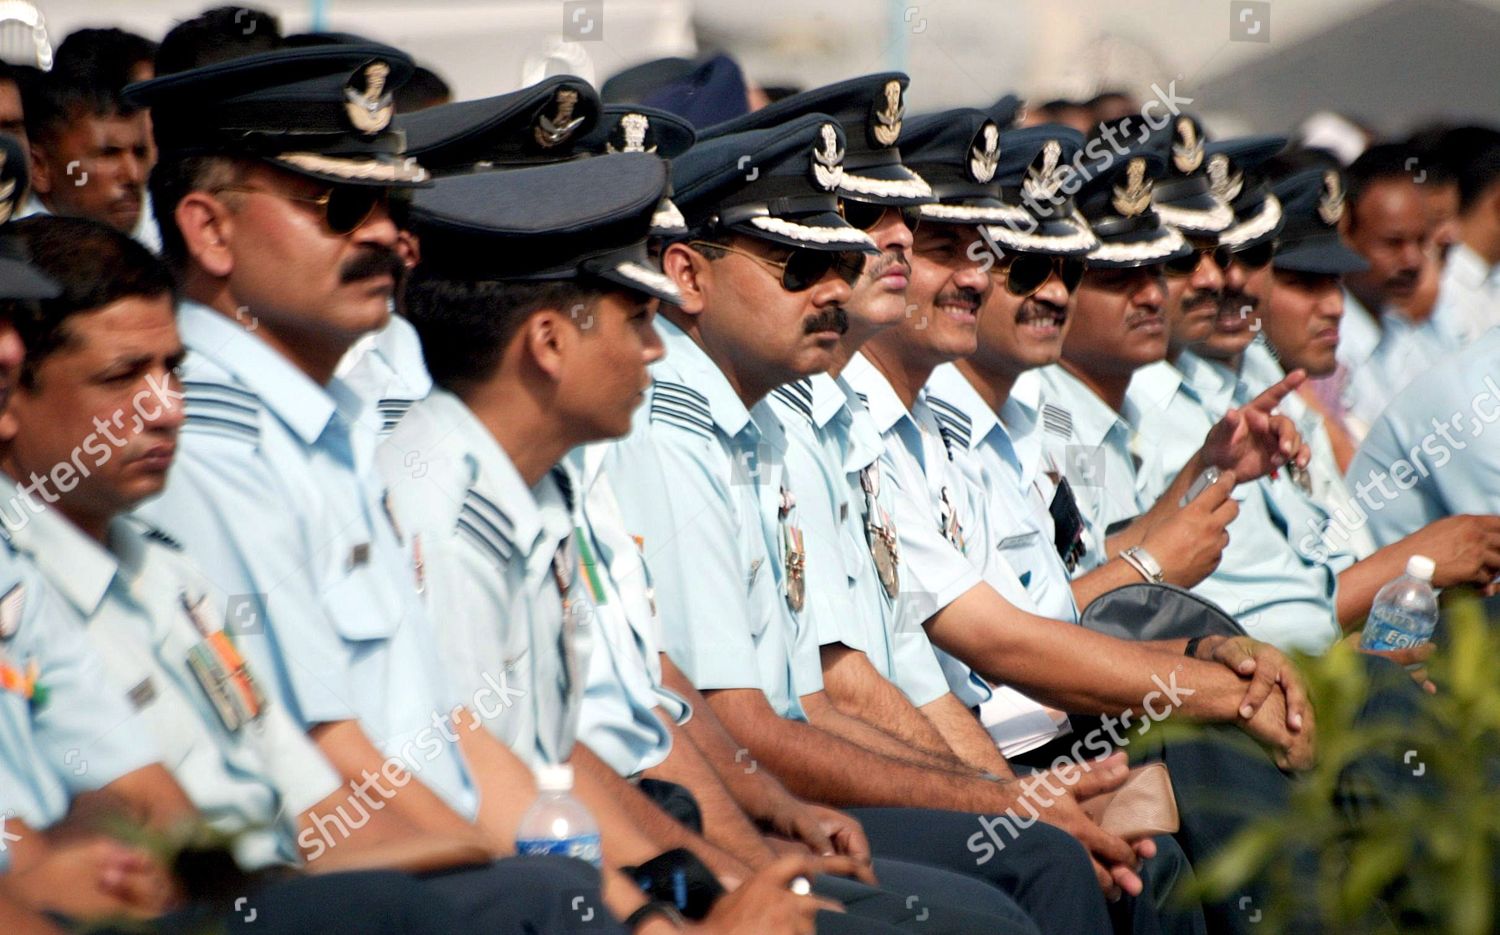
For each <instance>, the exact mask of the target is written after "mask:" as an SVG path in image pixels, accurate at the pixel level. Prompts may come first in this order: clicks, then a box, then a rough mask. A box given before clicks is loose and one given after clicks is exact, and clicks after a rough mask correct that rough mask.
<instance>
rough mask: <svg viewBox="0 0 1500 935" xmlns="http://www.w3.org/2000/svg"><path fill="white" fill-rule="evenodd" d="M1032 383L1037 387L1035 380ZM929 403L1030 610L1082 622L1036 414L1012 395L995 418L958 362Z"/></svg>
mask: <svg viewBox="0 0 1500 935" xmlns="http://www.w3.org/2000/svg"><path fill="white" fill-rule="evenodd" d="M1028 383H1030V384H1031V385H1032V387H1033V388H1034V389H1035V388H1037V387H1036V383H1035V380H1029V381H1028ZM1023 392H1024V391H1023ZM927 403H928V405H929V406H931V408H932V412H933V414H934V415H935V416H936V417H937V421H938V427H939V429H940V430H941V431H942V433H943V440H944V441H945V442H946V443H947V445H948V448H949V450H950V452H952V456H953V461H954V463H955V464H956V465H958V466H959V467H960V469H962V470H964V471H965V473H966V474H967V476H968V477H969V479H970V481H971V482H972V483H973V484H974V485H975V486H977V487H978V489H980V490H982V491H983V492H984V499H985V502H986V503H987V505H988V508H989V515H990V526H991V528H992V529H993V530H994V535H995V538H996V545H995V548H996V550H997V551H998V552H999V553H1000V555H1001V556H1002V557H1003V558H1004V559H1005V564H1006V565H1007V566H1009V567H1010V568H1011V569H1012V570H1013V571H1014V572H1015V573H1016V575H1017V580H1018V581H1019V582H1020V584H1021V586H1022V587H1024V588H1025V589H1026V594H1027V596H1028V598H1030V600H1029V602H1028V603H1029V605H1030V606H1028V607H1027V608H1026V609H1027V610H1029V611H1031V612H1032V613H1035V614H1038V615H1040V616H1043V617H1051V618H1052V619H1054V620H1064V621H1067V622H1069V623H1077V622H1078V604H1077V603H1076V602H1075V601H1074V599H1073V586H1072V579H1071V578H1070V577H1069V575H1068V567H1067V566H1066V565H1065V564H1063V560H1062V557H1061V556H1059V555H1058V554H1057V546H1056V544H1055V540H1054V536H1053V522H1052V514H1051V512H1050V511H1049V506H1050V503H1051V501H1050V494H1052V493H1055V492H1056V489H1055V487H1053V486H1052V485H1051V484H1050V483H1046V484H1045V490H1044V489H1043V488H1042V487H1039V484H1042V483H1044V481H1042V479H1041V474H1042V470H1041V469H1042V460H1043V457H1042V443H1041V438H1040V430H1039V428H1038V425H1037V416H1038V412H1037V409H1036V408H1035V407H1034V406H1028V405H1027V404H1026V403H1024V402H1022V401H1021V400H1019V399H1016V398H1015V397H1014V395H1012V397H1011V398H1009V399H1007V400H1006V402H1005V405H1003V406H1002V407H1001V409H1000V412H999V413H996V412H995V410H993V409H991V408H990V407H989V405H988V404H987V403H985V401H984V399H983V398H981V397H980V395H979V393H978V392H977V391H976V390H975V389H974V387H973V386H972V385H971V384H970V383H969V380H968V378H967V377H965V376H964V375H963V374H962V373H961V372H960V371H959V369H958V368H957V367H955V366H953V365H952V364H944V365H942V366H941V367H938V368H937V369H936V370H934V371H933V373H932V377H931V378H930V379H929V380H928V381H927ZM1012 426H1014V429H1012Z"/></svg>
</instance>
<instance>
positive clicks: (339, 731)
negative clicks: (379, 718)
mask: <svg viewBox="0 0 1500 935" xmlns="http://www.w3.org/2000/svg"><path fill="white" fill-rule="evenodd" d="M309 736H311V737H312V739H313V742H314V743H316V744H317V745H318V749H320V750H322V751H323V755H324V756H325V757H327V758H328V762H329V763H330V764H332V765H333V768H334V770H336V771H337V772H338V773H339V775H341V776H344V777H345V778H347V779H349V780H351V781H368V778H369V777H376V778H377V779H378V778H379V777H381V776H385V777H386V778H385V779H383V780H379V781H380V782H382V783H383V784H384V783H389V785H391V786H394V787H395V794H394V795H392V796H390V797H389V799H387V800H386V803H387V805H388V807H389V808H390V809H391V814H392V815H393V816H398V817H400V818H401V819H403V820H405V821H406V822H408V823H409V824H410V825H411V826H413V827H414V828H417V829H420V830H422V831H425V832H430V833H433V834H440V835H449V836H454V837H459V836H463V835H465V834H469V833H471V832H472V830H473V828H472V826H471V824H470V823H469V822H468V821H466V820H465V819H464V818H463V816H461V815H459V814H458V813H457V812H455V811H454V810H453V809H452V808H450V807H449V806H448V804H447V803H446V802H444V801H443V800H442V799H441V798H440V797H439V796H438V795H437V793H435V792H433V791H432V789H431V788H429V787H428V786H427V785H426V784H425V783H423V782H422V781H421V780H420V779H419V778H417V777H415V776H413V775H412V774H410V773H408V772H407V771H406V770H405V769H404V768H401V767H397V766H394V765H393V766H391V767H390V768H389V769H387V766H386V764H387V760H386V758H385V757H384V756H382V755H381V753H380V751H379V750H378V749H376V747H375V745H374V744H373V743H371V742H370V740H369V738H367V737H366V736H365V735H364V732H363V731H362V730H360V727H359V724H358V722H356V721H338V722H334V723H328V724H319V725H316V726H315V727H313V729H312V730H311V731H310V732H309ZM392 776H395V777H396V778H395V779H392V778H391V777H392ZM350 795H353V792H352V791H351V792H350Z"/></svg>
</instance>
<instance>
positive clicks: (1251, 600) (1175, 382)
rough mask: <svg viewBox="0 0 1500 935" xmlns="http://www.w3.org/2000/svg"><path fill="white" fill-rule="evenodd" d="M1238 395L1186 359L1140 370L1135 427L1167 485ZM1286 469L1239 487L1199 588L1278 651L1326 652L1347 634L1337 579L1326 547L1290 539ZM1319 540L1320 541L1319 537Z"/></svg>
mask: <svg viewBox="0 0 1500 935" xmlns="http://www.w3.org/2000/svg"><path fill="white" fill-rule="evenodd" d="M1233 391H1234V386H1233V384H1232V383H1231V379H1230V374H1229V373H1228V371H1227V370H1224V369H1222V368H1218V367H1214V366H1211V365H1210V364H1209V363H1207V362H1206V361H1204V360H1202V359H1201V358H1199V357H1196V356H1195V355H1193V354H1191V353H1184V354H1183V355H1182V356H1181V357H1180V358H1179V359H1178V362H1177V366H1173V365H1172V364H1170V363H1167V362H1166V361H1161V362H1159V363H1155V364H1152V365H1150V366H1148V367H1143V368H1142V369H1140V370H1138V371H1136V374H1135V376H1134V378H1133V379H1132V380H1131V382H1130V389H1129V391H1128V394H1127V395H1128V396H1129V398H1130V399H1132V400H1133V402H1134V404H1135V410H1136V412H1137V413H1138V414H1139V418H1140V419H1141V423H1140V425H1139V426H1137V429H1138V431H1139V432H1140V435H1141V437H1142V439H1143V440H1145V441H1148V442H1149V443H1150V445H1151V446H1152V448H1153V449H1154V450H1155V451H1156V452H1157V455H1158V457H1159V458H1160V459H1161V463H1162V466H1163V468H1164V470H1163V475H1164V478H1163V482H1162V486H1161V489H1159V490H1156V491H1153V492H1152V493H1154V494H1155V495H1156V496H1158V497H1159V496H1160V495H1161V494H1162V493H1164V492H1165V489H1166V477H1167V476H1173V477H1175V475H1176V474H1177V472H1178V471H1180V470H1181V469H1182V466H1183V465H1185V464H1186V463H1187V461H1188V459H1189V458H1191V457H1192V456H1193V455H1194V454H1195V453H1196V452H1197V450H1198V449H1199V448H1200V447H1201V446H1202V442H1203V439H1204V438H1205V437H1206V436H1207V435H1208V432H1209V430H1210V429H1212V428H1213V426H1214V424H1215V423H1216V422H1217V421H1218V420H1219V419H1220V418H1222V416H1223V414H1224V412H1226V411H1227V410H1228V407H1229V402H1230V399H1231V398H1232V394H1233ZM1292 483H1293V482H1292V481H1291V479H1290V478H1288V477H1287V476H1286V475H1285V472H1284V471H1283V472H1282V473H1281V476H1279V477H1278V478H1277V479H1276V480H1275V481H1271V480H1269V479H1267V478H1260V479H1259V480H1256V481H1252V482H1250V483H1242V484H1238V485H1236V487H1235V488H1234V492H1233V494H1232V496H1233V497H1234V499H1235V501H1236V502H1237V503H1238V504H1239V508H1240V512H1239V515H1238V516H1236V517H1235V519H1234V521H1233V522H1232V523H1230V524H1229V529H1228V532H1229V544H1228V545H1227V546H1225V548H1224V554H1223V556H1222V557H1221V559H1220V561H1219V565H1218V567H1217V568H1215V569H1214V571H1213V573H1212V574H1210V575H1209V576H1208V577H1207V578H1205V579H1203V581H1201V582H1199V583H1198V584H1197V585H1195V586H1194V587H1193V591H1194V593H1196V594H1199V595H1201V596H1202V597H1204V598H1207V599H1208V600H1210V601H1213V602H1214V603H1215V604H1217V605H1219V606H1220V607H1221V608H1223V609H1224V610H1225V611H1226V612H1227V613H1229V614H1230V615H1231V616H1233V617H1234V618H1235V619H1237V620H1238V621H1239V622H1240V625H1241V626H1243V627H1244V628H1245V629H1246V630H1248V631H1249V632H1250V635H1252V636H1254V637H1255V638H1257V639H1260V640H1264V641H1265V642H1268V643H1271V644H1273V645H1275V646H1277V647H1280V648H1281V649H1286V650H1291V649H1298V650H1301V651H1303V652H1307V653H1313V654H1317V653H1322V652H1324V651H1326V650H1327V649H1328V647H1329V646H1331V645H1332V644H1333V643H1334V642H1335V641H1337V640H1338V638H1339V637H1340V636H1341V635H1342V631H1341V630H1340V628H1339V624H1338V615H1337V610H1336V603H1335V602H1336V598H1337V589H1338V575H1337V573H1336V572H1335V571H1334V570H1333V569H1332V568H1330V567H1329V566H1328V563H1327V561H1326V558H1325V559H1323V560H1320V554H1319V553H1320V552H1322V551H1323V550H1322V549H1320V548H1319V547H1317V546H1316V545H1310V544H1309V543H1303V546H1304V548H1300V549H1299V548H1298V546H1297V544H1296V543H1295V542H1294V541H1292V540H1291V539H1289V538H1288V536H1289V534H1291V533H1300V532H1301V531H1300V530H1293V529H1289V527H1288V524H1287V519H1286V516H1285V514H1284V513H1283V511H1282V509H1281V507H1280V506H1279V505H1278V504H1277V502H1276V496H1275V488H1278V487H1281V486H1291V485H1292ZM1313 541H1314V542H1315V540H1313Z"/></svg>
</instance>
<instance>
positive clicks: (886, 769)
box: [709, 689, 1009, 812]
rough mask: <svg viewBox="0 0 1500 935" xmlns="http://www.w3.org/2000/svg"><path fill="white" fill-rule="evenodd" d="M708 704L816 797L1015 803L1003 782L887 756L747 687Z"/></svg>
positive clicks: (881, 802) (839, 801) (795, 787)
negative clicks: (784, 713) (795, 716)
mask: <svg viewBox="0 0 1500 935" xmlns="http://www.w3.org/2000/svg"><path fill="white" fill-rule="evenodd" d="M756 694H757V695H759V693H758V692H757V693H756ZM709 704H712V705H714V706H715V708H716V709H717V710H718V711H719V715H720V717H722V718H723V719H724V721H725V723H726V724H727V725H728V727H729V729H730V730H731V731H733V732H734V734H735V736H737V737H741V738H743V739H744V742H745V745H746V747H748V748H749V750H750V752H751V754H752V756H754V758H755V760H756V762H757V763H759V764H761V765H762V767H769V768H770V769H771V770H772V771H773V772H774V773H776V775H778V776H780V777H781V779H782V781H783V782H785V783H786V784H787V786H788V787H789V788H790V789H791V790H792V791H793V792H794V793H796V794H797V795H799V796H801V797H803V798H806V799H810V800H812V801H815V802H822V803H824V804H827V805H833V806H836V807H839V806H893V807H904V806H915V805H922V806H925V807H930V808H947V809H953V810H956V811H975V812H989V811H994V810H997V809H1003V808H1004V807H1005V805H1006V804H1008V801H1009V796H1008V795H1007V793H1006V790H1005V788H1004V787H1003V786H1002V785H1001V784H999V783H995V782H991V781H989V780H986V779H983V778H980V777H978V776H973V777H968V776H961V775H958V774H956V773H950V772H946V771H944V770H940V769H930V768H928V767H924V766H917V765H915V764H912V763H908V762H906V761H904V760H899V759H893V758H891V757H887V756H882V755H881V754H878V753H874V752H871V751H870V750H867V749H865V748H864V747H862V746H859V745H858V744H854V743H850V742H848V741H847V740H844V739H843V738H841V737H838V736H835V735H833V734H830V733H828V732H827V731H823V730H819V729H818V728H817V727H814V726H813V725H811V724H807V723H805V722H802V721H793V720H789V719H787V718H782V717H779V716H778V715H777V714H776V713H775V712H774V711H772V710H771V708H770V706H769V705H767V704H766V703H765V697H764V696H763V695H760V696H759V697H758V698H748V697H747V696H746V690H744V689H740V690H736V691H728V692H725V691H720V692H713V693H712V694H711V695H710V696H709Z"/></svg>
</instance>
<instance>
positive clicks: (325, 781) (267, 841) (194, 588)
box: [4, 480, 342, 869]
mask: <svg viewBox="0 0 1500 935" xmlns="http://www.w3.org/2000/svg"><path fill="white" fill-rule="evenodd" d="M4 484H5V486H6V487H8V488H9V491H7V493H9V492H13V491H14V490H15V488H14V485H12V484H11V483H10V482H9V480H6V481H4ZM39 506H40V511H39V512H38V513H37V514H35V515H33V516H32V517H31V519H30V522H28V523H27V524H26V525H25V526H22V527H20V528H17V529H16V530H15V531H14V533H13V534H12V536H13V540H14V542H15V544H16V548H17V549H18V550H19V551H21V552H22V553H24V554H26V555H28V556H30V557H31V559H32V560H33V561H34V562H35V563H36V566H37V568H38V570H40V571H41V573H42V574H43V575H44V576H45V577H46V579H47V581H48V584H49V585H50V586H51V587H52V589H53V591H54V593H55V594H56V595H57V596H58V597H59V598H61V600H60V601H59V602H58V603H59V604H60V605H61V606H62V607H63V608H65V612H66V613H67V615H68V616H69V618H70V619H69V624H70V625H82V626H84V627H85V628H86V630H87V633H88V637H89V641H90V642H91V643H92V644H93V645H94V647H95V648H96V649H97V650H98V652H99V654H100V657H101V658H102V659H103V660H104V665H105V668H106V669H107V670H108V672H109V676H110V681H111V684H112V686H113V688H114V689H115V690H117V691H118V692H120V693H121V694H123V695H125V696H126V697H127V698H128V699H129V700H130V703H131V705H132V707H133V715H134V717H133V720H134V721H135V722H136V723H138V724H140V725H141V726H143V727H144V728H145V729H146V730H147V731H149V732H150V735H151V737H152V739H153V740H154V741H155V745H156V748H157V749H158V750H159V751H160V752H161V754H162V762H163V763H164V764H165V765H166V767H167V768H168V769H169V770H170V771H171V772H172V775H173V776H174V777H175V778H176V779H177V782H178V784H179V785H181V786H182V788H183V791H185V792H186V793H187V795H188V798H190V799H191V800H192V801H193V804H194V805H195V806H197V808H198V811H199V812H201V813H202V814H203V816H204V818H205V819H207V821H208V822H209V823H210V824H212V825H213V826H214V827H215V828H217V829H219V830H220V831H222V832H224V833H226V834H230V835H233V836H234V850H235V858H236V859H237V860H238V862H239V863H240V865H241V866H242V867H244V868H246V869H260V868H262V867H266V866H269V865H271V864H286V863H299V862H300V859H301V858H300V852H299V851H298V849H297V845H296V835H297V817H298V815H300V814H301V813H302V812H305V811H307V810H308V809H310V808H312V807H313V806H314V805H316V804H317V803H318V802H320V801H322V800H323V799H325V798H327V797H328V796H330V795H332V794H333V793H334V791H335V790H337V789H338V788H339V787H340V785H342V779H341V777H340V776H339V774H338V773H337V772H335V771H334V769H333V767H332V766H330V765H329V764H328V762H327V760H325V759H324V757H323V754H322V752H321V751H320V750H319V749H318V748H317V746H316V745H315V744H314V743H313V742H312V740H311V739H309V738H308V736H307V735H306V734H305V733H303V731H302V729H301V728H300V727H299V726H298V725H297V724H295V723H293V721H292V719H291V718H290V717H289V716H288V715H287V713H286V710H285V709H284V708H283V706H282V704H281V699H280V698H278V697H276V695H275V686H274V685H272V684H268V683H267V682H265V681H264V680H261V679H259V678H258V677H257V675H256V673H255V671H254V668H253V666H251V667H249V669H250V672H251V677H252V678H255V679H256V681H257V683H258V685H259V687H260V691H261V693H262V695H263V696H264V698H265V701H264V704H263V705H262V711H261V714H260V716H259V717H256V718H254V719H253V720H249V721H248V722H246V723H243V724H236V725H235V727H234V729H233V730H231V729H230V726H229V725H228V724H226V722H225V721H223V720H221V718H220V716H219V714H218V713H217V711H216V708H215V705H214V701H213V700H212V699H211V698H210V696H209V695H208V694H207V692H206V690H205V689H204V687H203V684H202V683H201V682H200V681H199V680H198V678H197V677H196V676H195V675H194V674H193V669H192V668H191V666H190V664H189V654H190V653H191V652H193V651H194V650H195V648H197V647H200V646H202V645H203V644H204V641H205V640H206V639H207V636H208V634H211V633H215V632H218V631H220V630H222V629H223V623H224V620H225V617H224V596H223V595H222V594H220V593H218V592H217V591H216V590H215V589H214V588H213V587H212V585H211V584H210V582H208V581H207V580H206V579H205V578H203V576H202V575H200V574H198V572H197V570H196V569H194V568H193V567H192V564H191V562H189V561H188V560H187V556H185V555H184V554H182V552H181V551H180V549H179V548H178V547H177V546H175V545H172V544H167V543H165V542H164V541H162V538H161V537H159V536H158V537H153V536H152V535H151V534H150V533H149V532H148V529H147V528H146V527H144V526H143V525H142V524H140V523H139V522H137V521H135V520H131V519H127V518H120V519H117V520H116V521H115V522H114V523H113V524H112V525H111V527H110V533H109V547H108V549H105V548H104V547H103V546H101V545H99V543H97V542H95V541H94V540H92V539H90V538H89V537H88V536H86V535H84V534H83V532H82V531H81V530H79V529H78V528H77V527H76V526H74V525H73V524H72V523H71V522H69V521H68V520H67V519H66V518H65V517H64V516H62V514H60V513H58V512H57V511H56V510H54V509H52V508H50V507H45V506H41V505H40V504H39Z"/></svg>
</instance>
